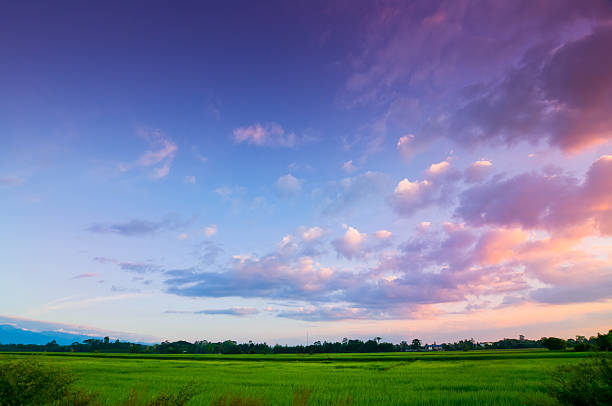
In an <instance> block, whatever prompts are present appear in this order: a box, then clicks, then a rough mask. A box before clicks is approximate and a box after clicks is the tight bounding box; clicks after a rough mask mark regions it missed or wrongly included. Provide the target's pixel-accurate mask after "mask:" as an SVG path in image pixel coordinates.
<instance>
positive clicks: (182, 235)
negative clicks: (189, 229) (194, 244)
mask: <svg viewBox="0 0 612 406" xmlns="http://www.w3.org/2000/svg"><path fill="white" fill-rule="evenodd" d="M176 238H178V239H179V240H181V241H185V240H186V239H188V238H189V234H187V233H180V234H179V235H178V236H177V237H176Z"/></svg>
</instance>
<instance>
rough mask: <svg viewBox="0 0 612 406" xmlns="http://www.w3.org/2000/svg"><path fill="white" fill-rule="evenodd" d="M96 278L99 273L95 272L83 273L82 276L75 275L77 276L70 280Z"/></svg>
mask: <svg viewBox="0 0 612 406" xmlns="http://www.w3.org/2000/svg"><path fill="white" fill-rule="evenodd" d="M96 276H98V274H97V273H94V272H87V273H81V274H78V275H75V276H73V277H72V278H70V279H84V278H93V277H96Z"/></svg>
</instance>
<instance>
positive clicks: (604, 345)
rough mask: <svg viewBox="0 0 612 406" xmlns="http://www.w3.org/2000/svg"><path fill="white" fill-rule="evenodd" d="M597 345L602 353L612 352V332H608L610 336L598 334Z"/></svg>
mask: <svg viewBox="0 0 612 406" xmlns="http://www.w3.org/2000/svg"><path fill="white" fill-rule="evenodd" d="M595 345H597V348H599V350H600V351H611V350H612V330H610V331H608V334H600V333H597V338H595Z"/></svg>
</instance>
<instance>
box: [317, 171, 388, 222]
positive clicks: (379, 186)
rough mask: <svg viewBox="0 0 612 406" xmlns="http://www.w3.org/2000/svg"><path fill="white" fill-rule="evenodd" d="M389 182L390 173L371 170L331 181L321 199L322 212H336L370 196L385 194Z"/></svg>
mask: <svg viewBox="0 0 612 406" xmlns="http://www.w3.org/2000/svg"><path fill="white" fill-rule="evenodd" d="M389 184H390V179H389V176H388V175H386V174H384V173H380V172H371V171H368V172H366V173H364V174H361V175H358V176H353V177H347V178H343V179H341V180H340V181H335V182H330V183H329V184H328V185H327V188H326V189H325V190H324V191H323V192H322V196H321V199H320V201H321V205H322V212H323V213H325V214H335V213H338V212H341V211H343V210H346V209H347V208H349V207H351V206H353V205H354V204H355V203H357V202H358V201H361V200H365V199H366V198H368V197H371V196H374V197H375V196H383V195H384V193H385V190H386V189H387V187H388V186H389Z"/></svg>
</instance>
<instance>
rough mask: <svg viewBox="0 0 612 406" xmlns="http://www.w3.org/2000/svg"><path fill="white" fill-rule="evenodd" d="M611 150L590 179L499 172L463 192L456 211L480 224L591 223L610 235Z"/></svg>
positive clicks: (528, 226)
mask: <svg viewBox="0 0 612 406" xmlns="http://www.w3.org/2000/svg"><path fill="white" fill-rule="evenodd" d="M611 199H612V156H610V155H606V156H602V157H600V158H599V159H598V160H597V161H595V162H594V163H593V164H592V165H591V167H590V168H589V170H588V172H587V174H586V177H585V180H584V181H583V182H582V183H580V181H579V180H578V179H577V178H575V177H572V176H569V175H564V174H557V173H553V174H546V173H526V174H521V175H517V176H514V177H512V178H508V179H500V178H494V179H492V180H490V181H489V182H487V183H484V184H482V185H478V186H474V187H471V188H469V189H467V190H466V191H464V192H463V193H462V194H461V197H460V202H459V206H458V207H457V209H456V211H455V215H456V216H457V217H460V218H462V219H463V220H465V221H466V222H468V223H470V224H472V225H475V226H482V225H496V226H502V227H513V226H518V227H522V228H523V229H543V230H548V231H556V230H562V229H565V228H567V227H572V228H576V227H580V226H584V225H587V224H588V223H592V224H594V225H595V226H596V228H597V229H598V230H599V232H600V234H602V235H609V234H610V232H611V231H612V230H609V229H608V227H607V226H608V223H607V219H608V216H610V212H611V211H612V208H610V206H609V204H610V201H611Z"/></svg>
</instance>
